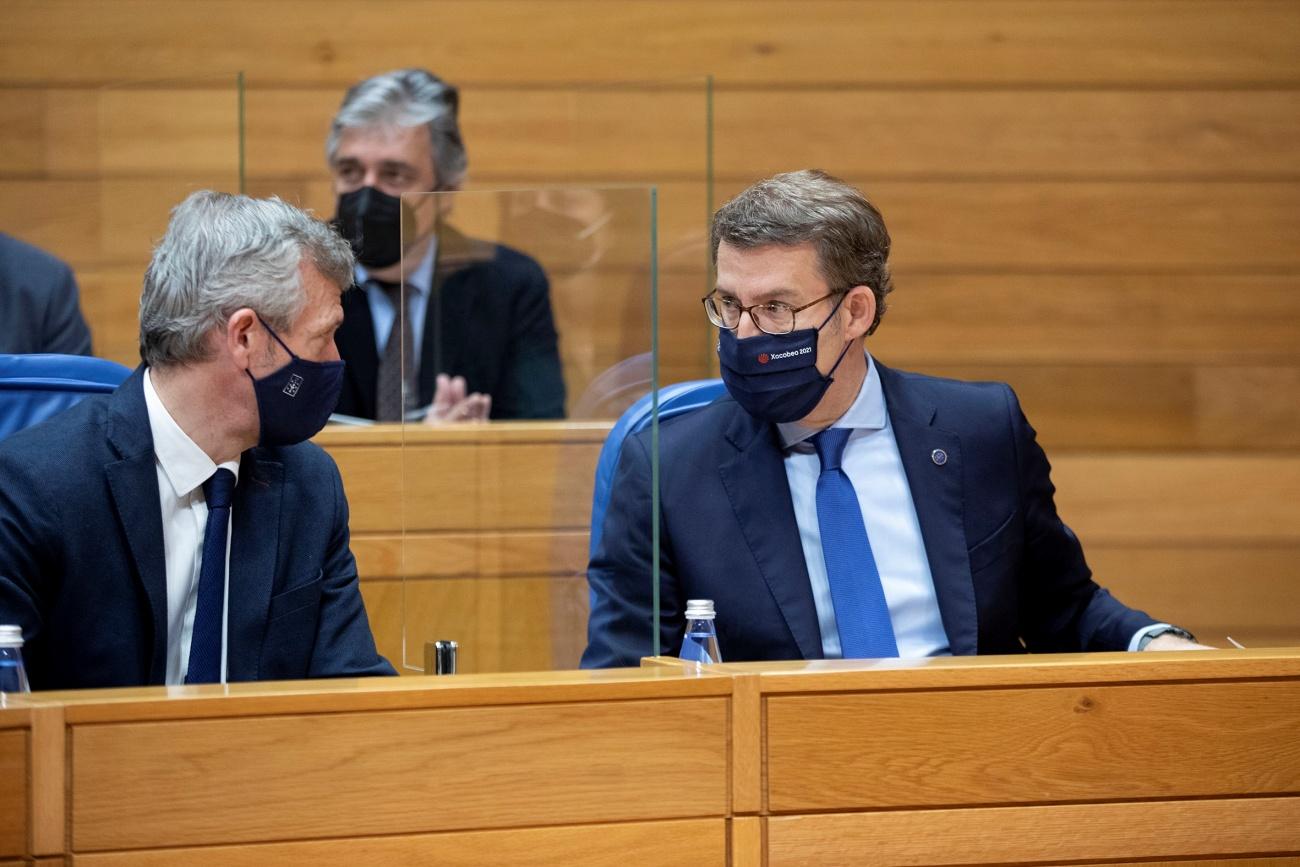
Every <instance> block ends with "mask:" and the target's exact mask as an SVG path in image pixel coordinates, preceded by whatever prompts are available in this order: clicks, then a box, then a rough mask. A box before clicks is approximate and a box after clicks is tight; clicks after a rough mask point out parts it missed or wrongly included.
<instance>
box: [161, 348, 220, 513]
mask: <svg viewBox="0 0 1300 867" xmlns="http://www.w3.org/2000/svg"><path fill="white" fill-rule="evenodd" d="M144 405H145V408H146V409H147V410H148V412H149V429H150V431H151V432H152V433H153V453H154V457H155V459H156V460H157V461H158V466H160V467H162V471H163V475H164V476H166V477H167V481H168V482H170V483H171V486H172V491H173V492H175V494H176V497H177V499H184V498H186V497H188V496H189V495H190V494H192V493H193V492H194V490H195V489H196V488H198V487H200V486H202V484H203V483H204V482H206V481H207V480H208V479H210V478H212V474H213V473H215V472H216V471H217V465H216V464H214V463H213V462H212V458H210V457H208V455H207V452H205V451H203V449H201V448H199V446H198V444H197V443H195V442H194V440H192V439H190V437H189V434H187V433H185V431H183V430H181V426H180V425H178V424H177V423H176V419H174V418H172V414H171V413H170V412H168V411H167V407H166V406H164V405H163V402H162V398H160V397H159V396H158V392H157V391H156V390H155V389H154V387H153V380H152V379H150V377H149V370H148V369H146V370H145V372H144ZM221 466H222V467H224V468H225V469H228V470H230V471H231V472H232V473H234V474H235V480H236V482H237V481H238V480H239V461H238V459H236V460H233V461H226V462H225V463H223V464H221Z"/></svg>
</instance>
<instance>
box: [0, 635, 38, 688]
mask: <svg viewBox="0 0 1300 867" xmlns="http://www.w3.org/2000/svg"><path fill="white" fill-rule="evenodd" d="M31 691H32V688H31V687H30V686H28V684H27V669H26V668H24V667H23V628H22V627H21V626H0V694H3V693H14V692H31Z"/></svg>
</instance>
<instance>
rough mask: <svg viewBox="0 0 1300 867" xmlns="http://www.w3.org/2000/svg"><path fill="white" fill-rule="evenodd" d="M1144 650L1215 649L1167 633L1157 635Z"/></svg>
mask: <svg viewBox="0 0 1300 867" xmlns="http://www.w3.org/2000/svg"><path fill="white" fill-rule="evenodd" d="M1142 649H1143V650H1144V651H1147V650H1214V649H1215V648H1213V647H1211V646H1210V645H1208V644H1198V643H1196V642H1195V641H1188V640H1187V639H1186V638H1183V637H1182V636H1181V635H1172V634H1170V633H1165V634H1164V635H1157V636H1156V637H1155V638H1153V639H1151V640H1150V641H1149V642H1147V646H1146V647H1144V648H1142Z"/></svg>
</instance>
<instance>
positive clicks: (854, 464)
mask: <svg viewBox="0 0 1300 867" xmlns="http://www.w3.org/2000/svg"><path fill="white" fill-rule="evenodd" d="M831 426H832V427H837V428H852V429H853V433H852V434H851V435H850V436H849V441H848V444H847V445H846V446H845V447H844V457H843V459H842V463H841V466H842V468H843V470H844V472H845V473H846V474H847V475H848V477H849V480H850V481H852V482H853V490H854V491H855V492H856V493H857V495H858V503H859V505H860V506H861V507H862V519H863V522H864V523H865V524H866V525H867V538H868V539H869V540H870V541H871V553H872V555H873V556H874V557H875V559H876V568H877V569H878V570H879V571H880V583H881V585H882V587H883V588H884V591H885V601H886V602H888V603H889V619H890V621H891V622H892V623H893V626H894V639H895V640H896V641H897V643H898V654H899V656H905V657H916V656H939V655H946V654H948V653H949V652H950V651H949V647H948V633H947V632H945V631H944V628H943V618H942V616H941V615H940V613H939V599H938V596H937V595H936V594H935V589H934V578H933V577H931V575H930V560H929V558H928V557H927V556H926V553H925V541H924V540H923V539H922V538H921V524H920V521H919V520H918V519H917V517H916V506H915V504H913V502H912V489H911V487H910V486H909V485H908V484H907V474H906V472H904V470H903V459H902V457H901V456H900V455H899V453H898V442H897V441H896V440H895V439H894V428H893V425H891V424H890V422H889V413H888V412H886V411H885V395H884V392H883V391H882V390H881V387H880V374H879V373H877V372H876V364H875V362H874V361H873V360H872V358H871V356H870V355H868V356H867V376H866V379H865V380H863V383H862V389H861V390H860V391H859V392H858V397H857V400H855V401H854V402H853V405H852V406H851V407H849V410H848V412H846V413H844V415H843V416H841V417H840V418H839V420H838V421H836V422H835V423H834V424H833V425H831ZM778 427H779V429H780V433H781V440H782V442H783V443H784V444H785V446H786V448H787V450H788V451H787V454H786V458H785V475H786V479H787V480H789V482H790V496H791V498H792V499H793V501H794V517H795V522H796V523H797V524H798V525H799V541H800V542H801V544H802V545H803V556H804V561H805V562H806V563H807V565H808V578H809V579H810V581H811V582H812V592H813V603H814V604H815V605H816V607H817V623H818V625H819V626H820V627H821V633H822V653H823V654H824V655H825V656H826V658H827V659H839V658H840V657H841V655H842V654H841V652H840V634H839V628H838V627H837V626H836V623H835V606H834V604H833V603H832V601H831V585H830V581H829V579H828V578H827V577H826V561H825V559H824V558H823V557H822V545H821V530H820V528H819V527H818V525H817V477H818V476H819V475H821V462H820V461H818V460H817V452H816V451H815V450H814V449H813V447H812V444H811V443H809V442H806V440H807V439H808V438H809V437H811V436H812V435H813V434H815V433H817V431H816V430H814V429H811V428H805V427H803V426H801V425H799V424H798V423H797V422H794V423H790V424H782V425H779V426H778Z"/></svg>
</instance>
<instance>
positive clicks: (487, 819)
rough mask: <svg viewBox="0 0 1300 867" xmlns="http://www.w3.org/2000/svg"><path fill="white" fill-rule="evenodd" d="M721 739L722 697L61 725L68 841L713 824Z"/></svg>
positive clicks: (103, 845) (151, 843) (122, 843)
mask: <svg viewBox="0 0 1300 867" xmlns="http://www.w3.org/2000/svg"><path fill="white" fill-rule="evenodd" d="M682 731H689V732H691V737H690V738H688V739H683V738H682V737H681V736H680V733H681V732H682ZM726 738H727V702H726V699H724V698H710V699H699V700H693V699H665V700H659V701H627V702H611V703H596V702H582V703H576V704H559V705H531V706H527V705H526V706H517V707H487V708H450V709H442V710H425V711H405V712H393V713H379V712H372V713H368V714H357V713H338V714H322V715H307V716H284V717H269V718H266V717H264V718H258V719H243V720H240V719H233V720H190V721H184V722H171V723H123V724H107V725H91V726H77V727H75V728H74V729H73V730H72V734H71V750H72V787H73V795H72V816H71V821H72V838H73V839H72V845H73V847H74V849H76V850H77V851H80V852H89V851H95V850H108V849H118V848H151V847H159V846H186V845H204V844H216V843H237V842H256V841H273V840H295V839H309V838H314V837H330V836H337V835H347V836H355V835H362V836H369V835H377V834H410V833H422V832H429V831H440V830H462V829H471V828H472V829H490V828H496V827H509V826H541V825H564V824H573V823H579V822H581V823H591V822H618V821H635V820H644V819H650V818H694V817H701V818H703V817H710V816H714V817H719V818H721V817H722V816H723V815H724V814H725V812H726V808H727V797H726V775H725V770H726V761H727V759H726ZM233 742H239V743H241V744H243V745H244V748H243V749H241V751H240V760H239V761H238V762H231V761H229V757H228V756H227V754H226V752H225V751H224V749H223V748H222V747H223V745H225V744H230V743H233ZM377 744H389V745H391V747H392V748H391V749H377V748H376V745H377ZM475 756H491V757H492V760H491V766H490V767H491V770H490V771H489V770H488V769H487V768H485V767H484V766H483V763H482V762H476V761H474V760H473V759H472V757H475ZM124 767H129V768H131V773H130V774H129V775H125V776H124V775H123V774H122V768H124ZM687 790H689V791H690V792H691V797H690V798H686V799H683V798H682V797H681V794H682V792H684V791H687ZM164 792H165V793H167V794H166V795H165V796H164V795H163V793H164Z"/></svg>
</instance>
